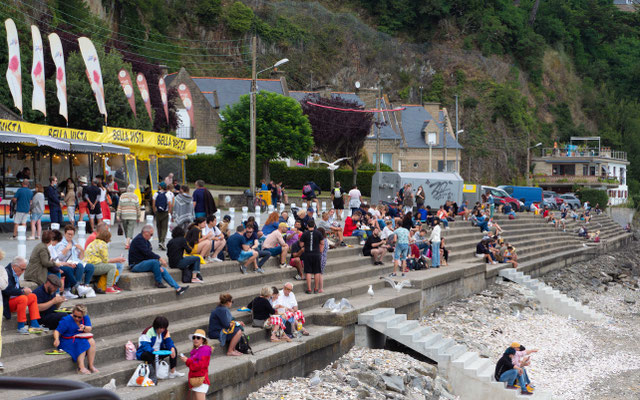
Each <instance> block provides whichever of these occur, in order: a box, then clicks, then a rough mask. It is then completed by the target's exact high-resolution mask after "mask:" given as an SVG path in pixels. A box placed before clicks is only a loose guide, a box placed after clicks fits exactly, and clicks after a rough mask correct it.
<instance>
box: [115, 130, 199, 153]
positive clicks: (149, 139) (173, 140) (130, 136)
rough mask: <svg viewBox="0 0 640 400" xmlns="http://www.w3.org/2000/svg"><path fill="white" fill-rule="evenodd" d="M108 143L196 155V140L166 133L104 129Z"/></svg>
mask: <svg viewBox="0 0 640 400" xmlns="http://www.w3.org/2000/svg"><path fill="white" fill-rule="evenodd" d="M104 133H105V135H106V138H105V139H106V141H107V142H109V143H113V144H119V145H123V146H137V147H147V148H153V149H156V150H158V152H159V153H161V152H167V151H168V152H170V153H176V154H191V153H195V151H196V145H197V142H196V141H195V140H186V139H180V138H177V137H175V136H172V135H167V134H166V133H157V132H149V131H141V130H138V129H125V128H112V127H110V126H106V127H104Z"/></svg>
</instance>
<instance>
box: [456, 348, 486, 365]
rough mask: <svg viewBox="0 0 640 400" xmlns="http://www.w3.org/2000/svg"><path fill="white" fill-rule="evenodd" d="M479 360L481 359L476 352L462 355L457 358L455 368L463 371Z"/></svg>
mask: <svg viewBox="0 0 640 400" xmlns="http://www.w3.org/2000/svg"><path fill="white" fill-rule="evenodd" d="M478 358H480V357H479V355H478V353H476V352H474V351H467V352H465V353H462V355H460V356H458V357H457V358H455V359H454V360H453V364H454V366H456V367H458V368H461V369H463V368H466V367H467V366H469V365H471V363H473V362H474V361H475V360H477V359H478Z"/></svg>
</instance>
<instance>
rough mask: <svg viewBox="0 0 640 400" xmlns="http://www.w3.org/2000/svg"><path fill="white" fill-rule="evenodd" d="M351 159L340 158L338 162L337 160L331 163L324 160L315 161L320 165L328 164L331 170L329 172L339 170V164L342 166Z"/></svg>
mask: <svg viewBox="0 0 640 400" xmlns="http://www.w3.org/2000/svg"><path fill="white" fill-rule="evenodd" d="M350 158H351V157H342V158H338V159H337V160H335V161H334V162H332V163H330V162H327V161H324V160H322V159H318V160H315V162H317V163H320V164H327V168H329V170H331V171H335V170H336V169H338V164H340V163H341V162H342V161H344V160H348V159H350Z"/></svg>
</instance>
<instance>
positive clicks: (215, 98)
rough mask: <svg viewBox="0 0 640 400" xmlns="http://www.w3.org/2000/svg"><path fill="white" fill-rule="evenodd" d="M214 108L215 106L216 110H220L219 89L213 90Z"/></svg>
mask: <svg viewBox="0 0 640 400" xmlns="http://www.w3.org/2000/svg"><path fill="white" fill-rule="evenodd" d="M213 108H214V110H219V109H220V102H219V101H218V91H217V90H214V91H213Z"/></svg>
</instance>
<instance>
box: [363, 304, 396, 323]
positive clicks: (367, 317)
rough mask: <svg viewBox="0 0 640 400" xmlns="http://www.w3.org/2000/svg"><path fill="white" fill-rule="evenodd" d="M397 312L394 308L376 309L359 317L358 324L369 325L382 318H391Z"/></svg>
mask: <svg viewBox="0 0 640 400" xmlns="http://www.w3.org/2000/svg"><path fill="white" fill-rule="evenodd" d="M395 312H396V310H395V309H393V308H376V309H375V310H370V311H367V312H364V313H362V314H359V315H358V324H363V325H366V324H369V323H371V322H373V321H375V320H377V319H379V318H381V317H389V316H391V315H394V314H395Z"/></svg>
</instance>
